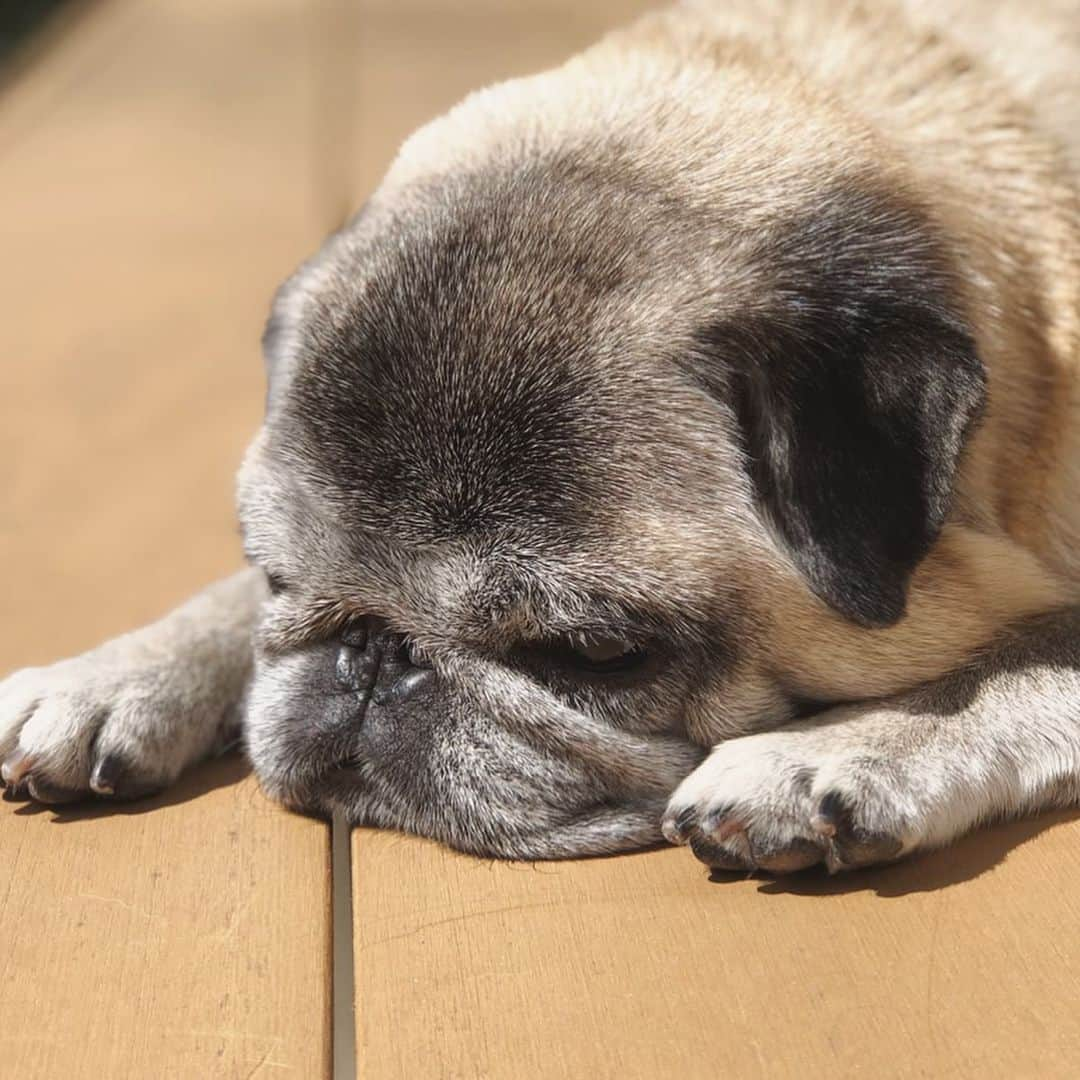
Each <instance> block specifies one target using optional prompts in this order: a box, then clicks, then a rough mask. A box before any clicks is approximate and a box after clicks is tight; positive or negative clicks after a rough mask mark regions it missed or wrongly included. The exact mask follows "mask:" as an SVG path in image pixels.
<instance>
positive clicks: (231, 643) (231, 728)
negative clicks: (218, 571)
mask: <svg viewBox="0 0 1080 1080" xmlns="http://www.w3.org/2000/svg"><path fill="white" fill-rule="evenodd" d="M265 596H266V584H265V579H264V576H263V574H262V572H261V571H256V570H244V571H242V572H240V573H238V574H236V575H234V576H233V577H230V578H227V579H226V580H224V581H220V582H218V583H217V584H215V585H212V586H211V587H210V588H208V589H206V590H205V591H204V592H201V593H199V594H198V595H197V596H195V597H194V598H193V599H191V600H189V601H188V602H187V603H186V604H184V605H182V606H181V607H179V608H177V609H176V610H175V611H173V612H171V613H170V614H168V615H166V616H165V617H164V618H163V619H160V620H159V621H158V622H155V623H152V624H151V625H149V626H146V627H143V628H142V629H141V630H136V631H134V632H133V633H130V634H124V635H123V636H122V637H118V638H114V639H113V640H111V641H108V642H106V643H105V644H104V645H102V646H100V647H99V648H97V649H93V650H92V651H90V652H88V653H84V654H83V655H81V656H76V657H74V658H72V659H70V660H62V661H60V662H59V663H56V664H52V665H49V666H48V667H40V668H26V669H24V670H22V671H18V672H16V673H15V674H14V675H11V676H10V677H9V678H7V679H6V680H5V681H4V682H2V683H0V762H2V766H0V775H2V777H3V780H4V783H5V785H6V786H7V788H8V789H9V791H10V792H12V793H19V792H26V793H27V794H29V795H30V796H31V797H33V798H35V799H38V800H40V801H41V802H68V801H71V800H73V799H77V798H81V797H84V796H86V795H89V794H96V795H103V796H116V797H118V798H128V797H134V796H137V795H142V794H146V793H148V792H151V791H156V790H158V789H160V788H163V787H165V786H166V785H167V784H170V783H171V782H172V781H173V780H175V779H176V777H177V775H178V774H179V773H180V771H181V770H182V769H184V768H185V767H186V766H188V765H190V764H192V763H193V762H195V761H198V760H200V759H201V758H204V757H207V756H208V755H209V754H211V753H214V752H215V751H216V750H219V749H222V748H224V747H225V746H226V745H228V744H229V743H230V742H231V741H233V740H235V739H236V738H237V737H238V735H239V728H240V719H241V715H242V711H243V701H244V696H245V692H246V688H247V685H248V682H249V681H250V678H251V671H252V632H253V630H254V627H255V623H256V619H257V616H258V611H259V608H260V605H261V604H262V601H263V599H264V598H265Z"/></svg>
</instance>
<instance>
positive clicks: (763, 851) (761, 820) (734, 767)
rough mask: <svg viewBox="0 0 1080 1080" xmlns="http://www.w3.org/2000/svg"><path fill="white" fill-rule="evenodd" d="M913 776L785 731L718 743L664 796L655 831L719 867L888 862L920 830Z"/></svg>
mask: <svg viewBox="0 0 1080 1080" xmlns="http://www.w3.org/2000/svg"><path fill="white" fill-rule="evenodd" d="M915 780H916V778H914V777H912V776H910V775H908V774H906V773H905V772H904V771H903V770H902V769H900V768H898V767H897V764H896V762H893V761H887V760H884V759H880V758H876V757H875V756H874V754H873V748H872V747H867V746H865V745H856V744H851V743H847V744H844V743H842V744H841V745H839V746H837V745H836V740H835V738H834V737H833V736H832V734H831V733H830V732H829V731H828V729H824V730H823V729H821V728H820V727H819V726H816V725H810V726H808V727H799V726H797V725H792V726H791V727H790V728H785V729H784V730H782V731H777V732H770V733H767V734H761V735H749V736H746V737H744V738H739V739H732V740H731V741H730V742H726V743H722V744H721V745H720V746H718V747H717V748H716V749H715V750H714V751H713V752H712V754H711V755H710V756H709V757H708V758H707V759H706V760H705V761H704V762H703V763H702V764H701V765H700V766H699V767H698V768H697V769H696V770H695V771H694V772H693V773H691V774H690V776H688V777H687V778H686V780H684V781H683V783H682V784H681V785H680V786H679V788H678V789H677V790H676V792H675V794H674V795H673V796H672V798H671V801H670V802H669V804H668V808H667V811H666V813H665V815H664V821H663V830H664V835H665V836H666V837H667V838H668V840H670V841H671V842H672V843H677V844H689V845H690V848H691V849H692V850H693V852H694V854H695V855H696V856H697V857H698V858H699V859H700V860H701V861H702V862H704V863H706V864H707V865H708V866H710V867H712V868H714V869H721V870H744V871H753V870H764V871H768V872H770V873H789V872H791V871H795V870H802V869H805V868H806V867H809V866H813V865H816V864H818V863H822V862H823V863H825V865H826V866H827V867H828V868H829V870H830V871H838V870H848V869H854V868H856V867H863V866H870V865H872V864H875V863H883V862H890V861H892V860H894V859H896V858H899V857H901V856H902V855H905V854H907V853H908V852H909V851H912V850H913V849H914V848H916V847H918V846H919V843H920V839H921V837H922V835H923V834H924V826H923V819H924V816H925V815H924V812H923V808H922V806H921V802H922V800H921V798H920V793H919V791H918V790H917V788H916V787H915V786H914V785H915ZM923 795H924V797H925V795H926V793H923Z"/></svg>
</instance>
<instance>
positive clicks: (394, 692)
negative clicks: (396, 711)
mask: <svg viewBox="0 0 1080 1080" xmlns="http://www.w3.org/2000/svg"><path fill="white" fill-rule="evenodd" d="M434 677H435V672H434V671H432V670H431V668H422V667H414V668H410V669H409V670H408V671H406V672H405V674H404V675H402V676H400V678H398V679H395V680H394V681H393V682H392V683H391V684H390V685H389V686H380V687H378V688H377V689H376V691H375V694H374V700H375V703H376V704H377V705H400V704H401V702H403V701H405V700H406V699H407V698H410V697H412V696H413V694H415V693H416V692H417V691H418V690H419V689H420V688H421V687H423V686H426V685H427V684H428V683H429V682H430V681H431V680H432V679H433V678H434Z"/></svg>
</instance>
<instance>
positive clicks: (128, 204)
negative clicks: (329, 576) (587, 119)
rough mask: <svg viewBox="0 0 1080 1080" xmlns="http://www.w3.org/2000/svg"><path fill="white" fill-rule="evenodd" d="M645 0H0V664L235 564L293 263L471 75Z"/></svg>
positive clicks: (158, 604)
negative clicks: (270, 339)
mask: <svg viewBox="0 0 1080 1080" xmlns="http://www.w3.org/2000/svg"><path fill="white" fill-rule="evenodd" d="M650 6H653V5H651V4H650V3H648V0H98V2H88V0H68V2H67V3H64V2H61V0H0V214H2V215H3V225H2V228H0V238H2V248H0V251H2V256H3V258H2V262H0V285H2V288H0V297H2V307H0V463H2V464H0V470H2V472H0V566H2V582H0V611H2V613H3V616H4V617H3V621H2V622H0V673H2V672H4V671H8V670H10V669H12V668H15V667H19V666H22V665H24V664H30V663H43V662H46V661H49V660H53V659H57V658H59V657H61V656H64V655H68V654H70V653H73V652H76V651H79V650H83V649H85V648H88V647H90V646H92V645H94V644H96V643H97V642H98V641H99V640H100V639H101V638H103V637H105V636H107V635H111V634H115V633H117V632H119V631H122V630H126V629H129V628H131V627H134V626H135V625H137V624H139V623H141V622H143V621H145V620H147V619H150V618H153V617H155V616H156V615H158V614H160V613H161V612H163V611H164V610H166V609H167V608H168V607H169V606H171V605H172V604H174V603H176V602H178V601H180V600H181V599H183V598H184V597H185V596H186V595H187V594H189V593H191V592H192V591H194V590H195V589H197V588H199V587H200V586H202V585H203V584H205V583H207V582H209V581H211V580H212V579H214V578H215V577H218V576H220V575H222V574H224V573H227V572H229V571H230V570H232V569H233V568H234V567H236V566H237V565H238V564H239V562H240V548H239V542H238V539H237V536H236V529H235V524H234V519H233V511H232V478H233V474H234V472H235V469H236V466H237V464H238V463H239V460H240V456H241V454H242V452H243V449H244V446H245V444H246V442H247V440H248V439H249V438H250V436H251V435H252V433H253V432H254V430H255V428H256V427H257V425H258V423H259V419H260V413H261V409H262V395H263V386H262V363H261V359H260V356H259V351H258V342H259V335H260V332H261V328H262V321H263V318H264V315H265V313H266V311H267V309H268V305H269V301H270V297H271V295H272V293H273V290H274V288H275V287H276V285H277V284H278V283H279V282H280V281H281V280H282V279H284V278H285V277H286V276H287V275H288V274H289V273H290V271H291V270H292V268H293V267H294V265H295V264H296V263H297V262H298V261H299V260H300V259H302V258H303V257H305V256H306V255H308V254H309V253H311V252H312V251H313V250H314V249H315V248H316V247H317V246H318V243H319V241H320V239H321V238H322V237H323V236H324V235H325V234H326V233H327V232H328V231H330V230H331V229H333V228H334V227H336V226H337V225H338V224H339V223H340V222H341V221H342V219H343V218H344V217H345V216H346V214H347V213H348V212H349V211H350V210H352V209H354V208H355V207H357V206H358V205H359V204H360V203H361V202H362V201H363V200H364V198H365V197H366V195H367V193H368V192H369V191H370V190H371V189H372V188H373V187H374V185H375V184H376V183H377V181H378V179H379V176H380V175H381V174H382V172H383V171H384V169H385V168H386V166H387V165H388V164H389V162H390V160H391V158H392V156H393V154H394V152H395V150H396V148H397V146H398V145H399V143H400V142H401V141H402V139H403V138H404V137H405V136H406V135H408V134H409V132H410V131H412V130H413V129H414V128H415V127H417V126H418V125H420V124H422V123H423V122H424V121H425V120H428V119H429V118H431V117H433V116H435V115H436V114H438V113H439V112H441V111H443V110H445V109H446V108H448V107H449V106H450V105H452V104H453V103H454V102H455V101H456V100H457V99H459V98H460V97H462V96H463V95H464V94H465V93H467V92H468V91H469V90H471V89H474V88H476V87H479V86H482V85H484V84H486V83H490V82H492V81H495V80H497V79H502V78H506V77H509V76H513V75H518V74H525V73H528V72H530V71H534V70H537V69H540V68H543V67H545V66H549V65H552V64H554V63H557V62H559V61H560V60H561V59H563V58H564V57H566V56H568V55H570V54H571V53H573V52H574V51H576V50H578V49H580V48H581V47H583V46H585V45H586V44H588V43H589V42H590V41H591V40H593V39H595V38H596V37H598V36H600V34H601V33H603V32H604V31H605V30H606V29H608V28H610V27H612V26H615V25H617V24H619V23H622V22H625V21H627V20H629V19H630V18H632V17H633V16H634V15H636V14H638V13H640V12H641V11H643V10H645V9H646V8H647V7H650Z"/></svg>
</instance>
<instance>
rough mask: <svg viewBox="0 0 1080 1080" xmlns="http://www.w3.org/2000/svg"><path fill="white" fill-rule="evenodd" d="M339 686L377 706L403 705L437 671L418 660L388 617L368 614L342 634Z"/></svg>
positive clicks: (337, 669) (337, 673) (337, 666)
mask: <svg viewBox="0 0 1080 1080" xmlns="http://www.w3.org/2000/svg"><path fill="white" fill-rule="evenodd" d="M334 675H335V678H336V681H337V683H338V685H339V686H341V687H343V688H345V689H348V690H352V691H354V692H355V693H357V694H359V695H360V696H361V698H362V699H363V700H364V703H365V705H366V704H367V702H368V701H369V700H370V701H373V702H374V703H375V704H376V705H400V704H401V703H402V702H404V701H406V700H408V698H410V697H412V696H413V695H414V694H415V693H416V691H417V690H419V689H420V688H421V687H423V686H425V685H426V684H427V683H428V682H429V681H430V679H431V678H433V675H434V673H433V672H432V670H431V669H430V668H429V667H426V666H424V665H422V664H420V663H418V662H417V656H416V653H415V651H414V650H412V649H410V646H409V641H408V639H407V638H406V637H405V636H404V635H403V634H398V633H395V632H394V631H392V630H391V629H390V628H389V626H388V625H387V623H386V620H385V619H382V618H379V617H378V616H375V615H368V616H365V617H363V618H361V619H356V620H354V621H353V622H352V623H350V624H349V626H348V627H347V628H346V629H345V631H344V632H343V633H342V635H341V645H340V647H339V648H338V654H337V659H336V661H335V665H334Z"/></svg>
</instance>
